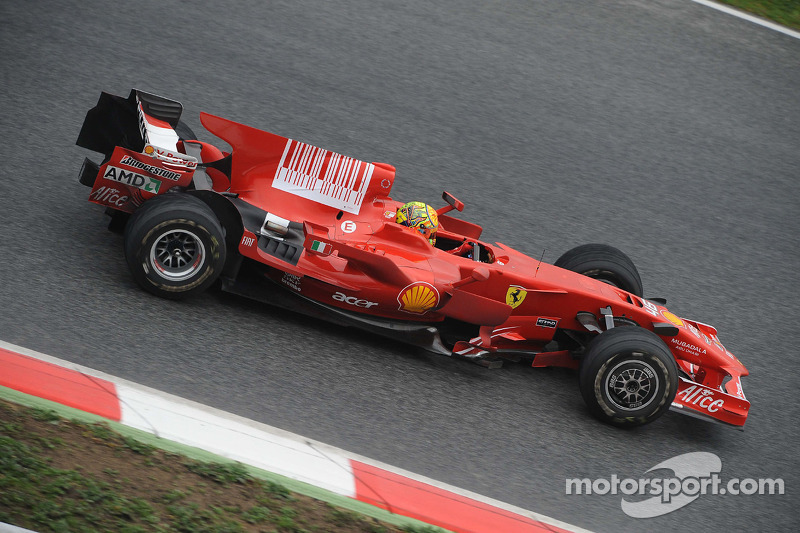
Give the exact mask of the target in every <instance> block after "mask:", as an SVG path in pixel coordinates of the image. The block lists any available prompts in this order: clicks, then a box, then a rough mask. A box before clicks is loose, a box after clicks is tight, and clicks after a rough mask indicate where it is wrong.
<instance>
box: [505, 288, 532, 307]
mask: <svg viewBox="0 0 800 533" xmlns="http://www.w3.org/2000/svg"><path fill="white" fill-rule="evenodd" d="M527 295H528V291H526V290H525V289H523V288H522V287H520V286H519V285H511V286H510V287H509V288H508V292H507V293H506V304H508V305H510V306H511V308H512V309H515V308H517V307H519V306H520V304H521V303H522V302H523V301H524V300H525V297H526V296H527Z"/></svg>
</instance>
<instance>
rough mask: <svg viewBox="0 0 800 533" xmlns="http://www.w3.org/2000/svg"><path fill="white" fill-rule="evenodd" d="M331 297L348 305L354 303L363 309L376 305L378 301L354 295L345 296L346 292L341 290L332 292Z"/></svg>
mask: <svg viewBox="0 0 800 533" xmlns="http://www.w3.org/2000/svg"><path fill="white" fill-rule="evenodd" d="M331 298H333V299H334V300H336V301H337V302H344V303H346V304H348V305H355V306H356V307H363V308H365V309H369V308H370V307H373V306H375V305H378V302H370V301H369V300H360V299H358V298H356V297H355V296H347V295H346V294H343V293H341V292H335V293H333V296H332V297H331Z"/></svg>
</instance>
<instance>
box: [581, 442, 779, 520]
mask: <svg viewBox="0 0 800 533" xmlns="http://www.w3.org/2000/svg"><path fill="white" fill-rule="evenodd" d="M664 471H669V472H672V474H671V475H664V474H663V472H664ZM721 471H722V460H720V458H719V457H718V456H717V455H716V454H713V453H709V452H690V453H684V454H683V455H678V456H675V457H672V458H670V459H667V460H666V461H662V462H660V463H658V464H657V465H655V466H654V467H652V468H650V469H649V470H647V471H646V472H645V473H644V474H642V475H641V476H640V477H638V478H622V479H620V478H619V477H618V476H617V475H616V474H612V475H611V478H610V479H607V478H599V479H589V478H583V479H581V478H572V479H567V480H566V481H567V485H566V493H567V494H578V495H591V494H599V495H606V494H614V495H616V494H620V493H621V494H623V497H622V501H621V502H620V506H621V507H622V511H623V512H624V513H625V514H626V515H628V516H631V517H633V518H653V517H656V516H661V515H665V514H667V513H671V512H672V511H677V510H678V509H681V508H682V507H685V506H687V505H689V504H690V503H692V502H693V501H695V500H696V499H697V498H699V497H700V496H701V495H706V494H711V495H717V494H719V495H724V494H731V495H734V496H738V495H744V496H751V495H753V494H760V495H761V494H771V495H772V494H784V490H785V488H784V482H783V479H781V478H775V479H773V478H766V479H764V478H759V479H749V478H746V479H738V478H733V479H729V480H728V481H727V482H724V483H723V481H722V480H721V479H720V476H719V474H720V472H721ZM659 473H661V475H659ZM647 496H649V497H647Z"/></svg>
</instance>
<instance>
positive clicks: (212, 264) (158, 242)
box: [124, 193, 226, 299]
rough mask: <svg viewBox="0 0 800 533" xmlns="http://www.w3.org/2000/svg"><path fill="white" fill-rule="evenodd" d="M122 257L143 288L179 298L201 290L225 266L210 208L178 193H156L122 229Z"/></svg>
mask: <svg viewBox="0 0 800 533" xmlns="http://www.w3.org/2000/svg"><path fill="white" fill-rule="evenodd" d="M124 239H125V259H126V261H127V263H128V267H129V268H130V270H131V274H132V275H133V278H134V279H135V280H136V282H137V283H138V284H139V285H140V286H141V287H142V288H143V289H145V290H146V291H148V292H151V293H153V294H155V295H157V296H161V297H163V298H170V299H183V298H186V297H189V296H193V295H196V294H199V293H201V292H203V291H204V290H206V289H207V288H208V287H209V286H211V284H212V283H214V281H215V280H216V279H217V278H218V277H219V275H220V273H221V272H222V269H223V267H224V265H225V256H226V250H225V238H224V233H223V230H222V226H221V225H220V223H219V220H217V217H216V216H215V215H214V212H213V211H212V210H211V209H210V208H209V207H208V206H207V205H206V204H205V203H203V201H201V200H199V199H197V198H195V197H193V196H190V195H188V194H182V193H168V194H166V195H163V196H157V197H155V198H153V199H151V200H149V201H147V202H145V204H144V205H143V206H142V207H140V208H139V209H138V210H137V211H136V212H135V213H134V214H133V216H132V217H131V218H130V220H129V221H128V224H127V226H126V228H125V236H124Z"/></svg>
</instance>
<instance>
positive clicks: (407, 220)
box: [395, 202, 439, 244]
mask: <svg viewBox="0 0 800 533" xmlns="http://www.w3.org/2000/svg"><path fill="white" fill-rule="evenodd" d="M395 222H397V223H398V224H403V225H404V226H408V227H409V228H414V229H415V230H417V231H419V232H420V233H422V235H424V236H425V237H426V238H427V239H428V241H430V243H431V244H436V230H438V229H439V215H437V214H436V210H435V209H434V208H432V207H431V206H429V205H427V204H425V203H422V202H408V203H407V204H405V205H403V206H401V207H400V208H398V209H397V216H396V217H395Z"/></svg>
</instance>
